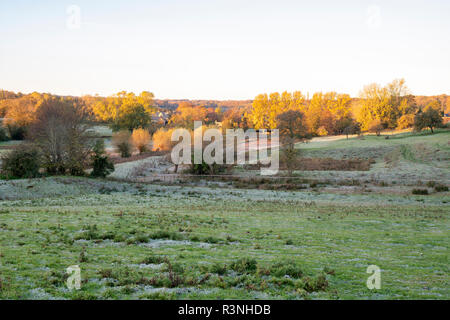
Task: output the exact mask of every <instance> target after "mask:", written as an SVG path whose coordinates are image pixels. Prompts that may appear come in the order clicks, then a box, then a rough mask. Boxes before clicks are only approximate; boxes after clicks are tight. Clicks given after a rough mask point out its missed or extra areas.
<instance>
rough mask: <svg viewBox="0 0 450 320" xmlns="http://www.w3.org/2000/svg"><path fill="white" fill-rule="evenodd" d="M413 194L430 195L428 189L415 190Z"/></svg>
mask: <svg viewBox="0 0 450 320" xmlns="http://www.w3.org/2000/svg"><path fill="white" fill-rule="evenodd" d="M412 194H416V195H428V190H427V189H413V190H412Z"/></svg>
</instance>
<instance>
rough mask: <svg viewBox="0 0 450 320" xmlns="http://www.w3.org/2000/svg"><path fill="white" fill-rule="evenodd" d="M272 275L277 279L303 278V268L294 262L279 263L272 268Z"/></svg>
mask: <svg viewBox="0 0 450 320" xmlns="http://www.w3.org/2000/svg"><path fill="white" fill-rule="evenodd" d="M269 270H270V274H271V275H273V276H276V277H284V276H285V275H288V276H290V277H292V278H301V277H302V276H303V270H302V268H301V267H300V266H299V265H297V264H296V263H295V262H293V261H287V262H279V263H277V264H274V265H273V266H271V267H270V269H269Z"/></svg>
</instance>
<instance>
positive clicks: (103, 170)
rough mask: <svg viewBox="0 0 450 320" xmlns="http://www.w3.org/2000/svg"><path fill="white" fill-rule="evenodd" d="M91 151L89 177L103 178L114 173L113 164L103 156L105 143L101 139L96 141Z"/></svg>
mask: <svg viewBox="0 0 450 320" xmlns="http://www.w3.org/2000/svg"><path fill="white" fill-rule="evenodd" d="M93 151H94V153H93V155H92V167H93V169H92V172H91V176H92V177H102V178H104V177H106V176H107V175H109V174H111V173H112V172H114V164H113V163H112V162H111V161H110V160H109V158H108V156H106V155H105V142H104V141H103V140H102V139H100V140H97V142H96V144H95V147H94V150H93Z"/></svg>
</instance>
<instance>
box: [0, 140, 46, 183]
mask: <svg viewBox="0 0 450 320" xmlns="http://www.w3.org/2000/svg"><path fill="white" fill-rule="evenodd" d="M39 160H40V159H39V152H38V151H37V149H35V148H33V147H31V148H30V147H29V146H21V147H19V148H17V149H15V150H13V151H11V152H10V153H8V154H7V155H6V156H4V157H3V158H2V173H3V174H4V175H6V176H7V177H14V178H35V177H37V176H38V175H39V167H40V161H39Z"/></svg>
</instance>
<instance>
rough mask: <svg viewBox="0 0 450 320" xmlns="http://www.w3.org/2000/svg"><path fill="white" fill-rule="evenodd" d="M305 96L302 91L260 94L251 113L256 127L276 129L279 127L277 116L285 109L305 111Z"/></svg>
mask: <svg viewBox="0 0 450 320" xmlns="http://www.w3.org/2000/svg"><path fill="white" fill-rule="evenodd" d="M304 102H305V98H304V96H303V95H302V93H301V92H299V91H296V92H293V93H289V92H286V91H285V92H283V93H282V94H281V95H280V94H279V93H278V92H273V93H271V94H270V95H267V94H260V95H258V96H256V98H255V100H254V101H253V104H252V110H251V112H250V113H249V116H248V117H249V119H250V120H251V122H252V124H253V127H254V128H255V129H275V128H277V116H278V115H279V114H281V113H283V112H285V111H289V110H297V111H304V107H305V105H304Z"/></svg>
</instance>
